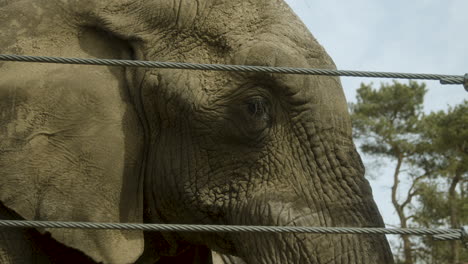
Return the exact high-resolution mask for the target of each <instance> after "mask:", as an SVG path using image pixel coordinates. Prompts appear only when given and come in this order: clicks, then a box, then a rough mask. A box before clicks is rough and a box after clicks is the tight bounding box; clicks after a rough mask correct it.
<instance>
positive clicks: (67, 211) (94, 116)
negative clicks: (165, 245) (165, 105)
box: [0, 30, 144, 263]
mask: <svg viewBox="0 0 468 264" xmlns="http://www.w3.org/2000/svg"><path fill="white" fill-rule="evenodd" d="M76 36H77V38H76V39H70V38H69V37H67V36H57V38H56V39H55V40H54V36H47V37H46V38H44V39H42V40H38V41H37V42H35V43H34V45H36V47H34V48H29V46H27V44H25V45H26V46H23V47H19V46H18V45H21V43H28V42H24V41H23V42H18V43H16V44H14V45H16V46H12V47H10V48H8V47H7V48H5V46H3V47H1V48H0V52H1V53H8V52H12V51H14V50H22V51H23V52H24V53H25V54H34V55H49V56H50V55H57V56H69V57H101V58H122V51H125V49H126V47H125V45H124V44H122V43H121V42H119V41H118V40H116V39H112V38H111V37H109V36H105V34H100V33H96V32H95V31H93V30H81V31H79V32H77V33H76ZM7 39H8V38H7ZM64 40H67V41H68V42H67V43H65V44H64V45H63V46H61V47H58V45H59V44H63V43H64ZM41 41H42V42H41ZM0 44H1V40H0ZM37 46H38V47H39V48H37ZM49 46H51V47H52V48H53V49H52V48H51V49H50V50H48V47H49ZM87 47H90V49H89V50H88V48H87ZM91 47H92V48H91ZM0 76H1V78H0V168H1V169H0V199H1V202H2V203H3V204H4V205H5V206H7V207H9V208H10V209H12V210H14V211H15V212H16V213H18V214H19V215H20V216H21V217H23V218H24V219H27V220H49V221H86V222H142V214H143V211H142V195H143V193H142V173H141V171H140V170H141V167H142V166H141V160H142V158H143V157H142V155H143V154H142V152H143V132H142V128H141V124H140V122H139V118H138V116H137V113H136V111H135V109H134V107H133V103H132V102H131V101H130V95H129V93H128V86H127V83H126V79H125V72H124V69H123V68H109V67H99V66H76V65H73V66H72V65H59V64H33V63H30V64H24V63H13V62H11V63H4V64H3V65H0ZM40 231H42V232H50V233H51V235H52V237H53V238H54V239H56V240H57V241H59V242H61V243H63V244H65V245H67V246H69V247H72V248H75V249H78V250H80V251H82V252H84V253H85V254H87V255H88V256H90V257H92V258H93V259H94V260H95V261H98V262H104V263H133V262H134V261H135V260H136V259H137V258H138V257H139V256H140V255H141V253H142V251H143V248H144V241H143V233H142V232H140V231H119V230H85V229H45V230H40Z"/></svg>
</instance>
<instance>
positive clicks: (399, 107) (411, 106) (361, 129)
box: [350, 81, 428, 264]
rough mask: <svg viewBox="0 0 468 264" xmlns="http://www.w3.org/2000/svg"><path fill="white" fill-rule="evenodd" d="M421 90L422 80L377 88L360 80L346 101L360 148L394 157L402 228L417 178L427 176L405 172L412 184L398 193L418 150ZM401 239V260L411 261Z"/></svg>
mask: <svg viewBox="0 0 468 264" xmlns="http://www.w3.org/2000/svg"><path fill="white" fill-rule="evenodd" d="M425 94H426V88H425V84H418V83H417V82H413V81H410V82H409V84H401V83H398V82H396V81H394V82H393V84H382V85H381V87H380V89H379V90H377V89H374V88H372V84H370V85H366V84H361V87H360V88H359V89H358V90H357V103H355V104H350V110H351V117H352V122H353V129H354V130H353V131H354V135H353V136H354V137H355V138H356V139H358V140H359V141H361V142H362V144H361V146H360V148H361V150H362V151H363V152H364V153H367V154H371V155H374V156H384V157H388V158H390V159H392V160H394V161H395V167H394V172H393V186H392V197H391V198H392V204H393V206H394V208H395V211H396V212H397V215H398V218H399V221H400V226H401V227H402V228H407V227H408V224H409V221H410V219H411V218H413V217H414V216H413V215H410V206H411V202H412V200H413V198H414V197H415V195H416V194H417V188H416V187H417V185H418V182H419V181H420V180H421V179H423V178H425V177H427V176H428V175H427V174H421V175H417V174H415V173H409V176H410V177H411V178H412V184H411V186H410V188H409V189H408V190H407V192H406V194H405V195H402V196H401V197H399V192H400V190H399V188H400V181H401V176H402V175H401V174H402V172H403V170H404V169H411V167H412V165H413V162H412V161H413V160H412V159H411V157H412V156H414V155H415V154H416V152H417V151H418V147H417V146H418V143H419V142H420V136H419V135H420V129H421V125H420V121H421V118H422V117H423V102H424V95H425ZM402 240H403V256H404V263H406V264H412V263H414V256H413V251H412V246H411V241H410V238H409V236H405V235H403V236H402Z"/></svg>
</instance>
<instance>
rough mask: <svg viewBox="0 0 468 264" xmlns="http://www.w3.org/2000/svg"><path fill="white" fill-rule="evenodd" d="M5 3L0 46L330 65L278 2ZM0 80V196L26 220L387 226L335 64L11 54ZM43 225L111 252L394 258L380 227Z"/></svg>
mask: <svg viewBox="0 0 468 264" xmlns="http://www.w3.org/2000/svg"><path fill="white" fill-rule="evenodd" d="M0 10H1V15H0V35H1V36H2V37H1V39H0V43H1V45H0V52H1V53H16V54H27V55H49V56H64V57H83V58H85V57H87V58H117V59H136V60H157V61H176V62H196V63H220V64H245V65H265V66H290V67H313V68H328V69H335V65H334V63H333V61H332V60H331V59H330V57H329V56H328V55H327V53H326V52H325V50H324V49H323V48H322V46H320V44H319V43H318V42H317V41H316V40H315V38H314V37H313V36H312V35H311V34H310V33H309V32H308V30H307V29H306V28H305V26H304V25H303V24H302V23H301V22H300V20H299V19H298V18H297V16H296V15H295V14H294V13H293V12H292V11H291V10H290V8H289V7H288V6H287V4H286V3H284V2H283V1H282V0H197V1H171V0H114V1H110V0H86V1H78V0H53V1H52V0H34V1H30V0H28V1H26V0H19V1H8V0H7V1H3V2H2V3H0ZM0 76H1V78H0V109H1V115H0V116H1V117H2V119H1V120H0V167H1V168H2V169H1V170H0V199H1V202H2V203H3V205H5V206H6V207H8V208H9V209H11V210H12V211H14V212H15V213H16V214H18V215H19V216H20V217H22V218H24V219H31V220H61V221H95V222H142V221H145V222H150V223H182V224H226V225H272V226H339V227H342V226H348V227H380V226H383V221H382V219H381V216H380V214H379V212H378V210H377V207H376V205H375V203H374V201H373V198H372V192H371V188H370V186H369V184H368V182H367V180H366V179H365V178H364V167H363V165H362V162H361V159H360V157H359V154H358V153H357V152H356V148H355V145H354V143H353V141H352V136H351V123H350V118H349V115H348V112H347V105H346V101H345V98H344V94H343V91H342V87H341V83H340V80H339V78H337V77H326V76H304V75H282V74H262V73H241V72H215V71H189V70H173V69H147V68H118V67H101V66H70V65H58V64H47V65H44V64H23V63H13V62H9V63H3V64H0ZM41 231H44V230H41ZM45 231H48V232H49V233H50V234H51V236H52V238H54V239H55V240H56V241H58V242H60V243H61V244H64V245H66V246H68V247H71V248H75V249H78V250H80V251H81V252H83V253H84V254H86V255H88V256H89V257H91V258H93V259H94V260H95V261H102V262H105V263H130V262H135V261H136V260H137V259H138V258H139V257H140V255H141V254H143V257H141V258H140V261H141V260H142V258H146V259H151V257H154V259H153V260H154V261H157V260H158V259H159V258H161V259H163V258H164V257H169V256H177V255H180V254H183V252H187V250H189V249H190V248H192V249H193V248H197V247H207V248H209V249H211V250H215V251H218V252H221V253H223V254H229V255H233V256H237V257H239V258H241V259H243V261H245V262H246V263H392V262H393V260H392V257H391V253H390V250H389V246H388V243H387V241H386V239H385V237H384V236H383V235H350V234H342V235H337V234H334V235H325V234H259V233H256V234H253V233H213V234H205V233H203V234H200V233H151V232H150V233H145V234H144V235H143V233H142V232H138V231H131V232H130V231H128V232H121V231H109V230H107V231H89V230H79V229H78V230H68V229H50V230H45ZM144 244H145V245H144ZM143 251H145V252H144V253H142V252H143Z"/></svg>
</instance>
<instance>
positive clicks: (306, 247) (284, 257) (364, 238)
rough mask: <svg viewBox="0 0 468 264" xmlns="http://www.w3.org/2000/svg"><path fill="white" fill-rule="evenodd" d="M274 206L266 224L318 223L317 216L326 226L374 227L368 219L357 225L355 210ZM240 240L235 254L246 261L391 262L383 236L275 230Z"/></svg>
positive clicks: (307, 224) (246, 236)
mask: <svg viewBox="0 0 468 264" xmlns="http://www.w3.org/2000/svg"><path fill="white" fill-rule="evenodd" d="M365 206H367V207H368V206H375V205H372V204H370V205H369V204H367V205H365ZM277 209H278V210H277V211H276V212H275V211H274V210H271V209H270V210H269V211H270V213H271V214H270V219H271V220H272V221H270V223H269V224H270V225H282V226H285V225H287V226H320V225H321V224H319V222H320V221H321V220H319V219H320V218H321V219H322V221H323V220H324V219H326V221H328V223H327V226H349V227H352V226H353V227H359V226H375V223H371V222H372V218H370V219H369V218H368V220H367V221H365V222H361V224H357V223H356V219H357V218H360V217H361V216H359V213H357V214H350V212H348V213H343V214H342V215H339V214H334V215H330V214H328V216H326V214H322V212H319V213H311V212H309V213H306V214H304V211H306V210H307V209H306V210H299V212H297V211H296V210H292V209H290V210H288V209H285V208H278V207H277ZM366 210H369V208H366ZM295 211H296V212H295ZM297 213H299V214H297ZM330 216H331V217H334V218H330ZM366 217H369V216H368V215H367V216H366ZM346 219H347V220H348V221H346ZM345 221H346V222H347V223H345ZM278 222H280V223H278ZM241 239H242V242H241V243H238V245H242V246H241V247H240V248H238V254H239V255H240V256H241V257H242V258H243V259H244V260H245V261H246V263H315V264H318V263H340V264H348V263H349V264H351V263H357V264H364V263H366V264H367V263H369V264H370V263H385V264H386V263H393V258H392V255H391V251H390V248H389V245H388V242H387V240H386V238H385V236H384V235H367V234H304V233H283V234H279V233H277V234H246V235H244V236H243V237H242V238H241Z"/></svg>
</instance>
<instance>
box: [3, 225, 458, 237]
mask: <svg viewBox="0 0 468 264" xmlns="http://www.w3.org/2000/svg"><path fill="white" fill-rule="evenodd" d="M0 227H23V228H82V229H118V230H144V231H159V232H175V231H177V232H255V233H316V234H387V235H390V234H393V235H433V236H435V238H436V239H438V240H457V239H461V238H462V230H458V229H435V228H378V227H376V228H374V227H372V228H371V227H360V228H357V227H310V226H239V225H185V224H138V223H93V222H58V221H27V220H0Z"/></svg>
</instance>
